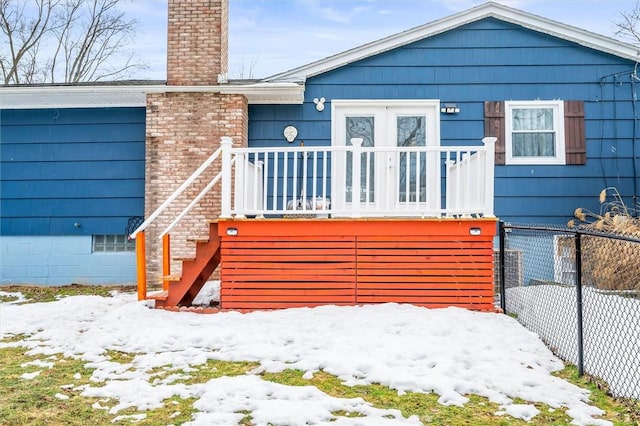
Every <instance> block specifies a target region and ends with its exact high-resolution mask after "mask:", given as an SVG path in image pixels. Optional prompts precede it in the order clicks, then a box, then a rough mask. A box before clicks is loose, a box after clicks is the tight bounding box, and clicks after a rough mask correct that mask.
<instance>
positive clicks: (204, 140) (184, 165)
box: [145, 0, 248, 287]
mask: <svg viewBox="0 0 640 426" xmlns="http://www.w3.org/2000/svg"><path fill="white" fill-rule="evenodd" d="M168 1H169V25H168V46H167V86H168V87H167V91H166V92H165V93H149V94H147V126H146V165H145V167H146V170H145V216H146V217H149V215H151V213H153V211H154V210H155V209H156V208H157V207H158V206H159V205H160V204H162V202H164V200H166V199H167V198H168V197H169V196H170V195H171V194H172V193H173V192H174V191H175V190H176V188H178V187H179V186H180V184H181V183H182V182H184V181H185V180H186V179H187V178H188V177H189V176H190V175H191V174H192V173H193V171H194V170H196V169H197V168H198V167H199V166H200V164H202V163H203V162H204V161H205V160H206V159H207V158H208V157H209V156H210V155H211V154H212V153H213V152H214V151H215V150H216V149H218V147H219V146H220V138H221V137H222V136H230V137H231V138H233V141H234V145H235V146H246V145H247V138H248V136H247V135H248V133H247V132H248V131H247V127H248V106H247V99H246V97H245V96H243V95H239V94H238V95H236V94H220V93H218V92H217V91H216V90H215V88H213V89H212V90H211V91H198V92H176V91H172V90H171V86H217V85H218V84H219V80H218V75H223V76H226V73H227V51H228V33H227V24H228V0H168ZM217 167H219V165H218V166H217ZM218 171H219V168H218V169H215V168H214V169H213V170H211V169H210V170H208V172H207V173H206V175H203V176H202V178H201V179H200V180H199V181H198V182H197V183H198V184H200V186H198V185H194V186H192V187H191V188H189V189H188V190H187V191H186V192H185V193H184V194H183V196H181V197H180V198H178V199H177V200H176V202H175V203H174V204H172V205H171V207H169V208H168V209H167V211H166V214H164V215H161V216H160V217H158V219H157V220H156V221H155V222H154V223H153V224H152V225H151V226H150V227H149V228H147V237H146V241H147V279H148V285H149V286H151V287H154V286H157V285H158V283H159V282H160V280H161V246H160V242H159V240H158V238H157V237H158V235H159V234H160V232H162V230H164V228H166V226H167V225H168V224H169V223H171V222H172V221H173V219H174V218H175V217H176V215H178V214H179V213H180V212H181V211H182V209H183V208H184V207H185V206H186V205H187V204H188V203H189V202H190V201H191V200H192V199H193V198H194V197H195V196H196V195H197V194H198V193H199V192H200V190H201V189H202V187H203V186H204V185H206V184H207V183H208V182H210V180H211V179H212V178H213V177H214V176H215V175H216V173H218ZM219 215H220V186H216V187H214V189H213V190H212V191H211V192H210V193H209V194H208V195H207V196H206V197H205V198H203V199H202V201H201V202H200V203H199V204H198V205H197V206H196V207H194V209H193V210H191V213H189V214H188V215H187V216H185V218H184V219H183V220H182V221H181V222H180V223H179V224H178V226H176V228H174V230H173V231H172V232H171V254H172V257H191V256H193V254H194V253H195V245H194V244H193V243H189V242H188V241H187V240H188V239H192V238H206V237H208V230H209V226H208V223H207V220H211V219H217V218H218V216H219ZM180 267H181V264H180V262H176V261H174V262H172V265H171V273H172V275H175V274H177V275H179V274H180V272H181V271H180Z"/></svg>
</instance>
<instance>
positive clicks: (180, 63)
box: [167, 0, 229, 86]
mask: <svg viewBox="0 0 640 426" xmlns="http://www.w3.org/2000/svg"><path fill="white" fill-rule="evenodd" d="M168 12H169V13H168V14H169V24H168V27H167V34H168V37H167V38H168V43H167V84H169V85H175V86H202V85H215V84H218V76H222V78H223V79H226V75H227V69H228V59H227V56H228V51H229V32H228V26H229V4H228V0H169V9H168Z"/></svg>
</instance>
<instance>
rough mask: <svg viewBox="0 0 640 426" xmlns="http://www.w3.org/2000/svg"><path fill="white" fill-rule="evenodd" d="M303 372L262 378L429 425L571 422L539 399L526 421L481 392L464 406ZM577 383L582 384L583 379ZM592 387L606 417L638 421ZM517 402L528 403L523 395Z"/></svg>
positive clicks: (623, 423) (435, 397)
mask: <svg viewBox="0 0 640 426" xmlns="http://www.w3.org/2000/svg"><path fill="white" fill-rule="evenodd" d="M302 375H303V372H302V371H297V370H285V371H283V372H281V373H264V374H262V378H263V379H264V380H269V381H272V382H276V383H280V384H284V385H289V386H308V385H313V386H315V387H317V388H318V389H320V390H321V391H323V392H325V393H326V394H328V395H331V396H335V397H338V398H357V397H360V398H362V399H364V400H365V401H367V402H369V403H371V404H372V405H373V406H374V407H377V408H383V409H398V410H400V411H401V412H402V414H403V415H404V416H405V417H409V416H412V415H416V416H418V417H419V418H420V421H421V422H422V423H423V424H428V425H451V426H453V425H487V424H491V425H569V424H570V422H571V418H570V417H569V416H568V415H567V414H566V409H553V408H551V407H549V406H547V405H546V404H540V403H535V404H534V405H535V406H536V408H537V409H538V410H540V414H538V415H537V416H536V417H534V419H533V420H532V421H530V422H526V421H524V420H518V419H514V418H512V417H510V416H508V415H505V416H497V415H496V414H495V413H496V412H498V411H500V408H499V407H498V405H497V404H495V403H492V402H490V401H489V400H488V399H487V398H484V397H481V396H478V395H467V397H468V398H469V402H467V403H466V404H465V405H464V407H457V406H443V405H441V404H439V403H438V395H436V394H433V393H430V394H423V393H411V392H408V393H406V394H404V395H398V392H397V391H395V390H393V389H390V388H389V387H387V386H383V385H380V384H371V385H367V386H346V385H343V384H342V383H341V382H340V380H339V379H338V378H337V377H336V376H333V375H331V374H328V373H326V372H323V371H321V372H317V373H315V374H314V376H313V378H312V379H310V380H306V379H304V378H302ZM569 375H570V374H569ZM570 381H572V380H570ZM576 384H578V385H579V386H582V385H581V384H579V383H576ZM590 390H591V391H592V392H593V394H592V398H591V401H592V403H593V404H594V405H596V406H598V407H599V408H602V409H603V410H605V411H606V414H605V416H603V418H604V419H607V420H610V421H612V422H613V423H614V424H615V425H620V426H627V425H628V426H632V425H636V424H637V423H635V422H634V421H633V419H632V418H631V417H630V415H629V413H628V411H627V410H626V409H625V408H624V406H622V405H621V404H620V403H617V402H616V401H614V400H613V399H612V398H610V397H608V396H607V395H606V394H604V392H602V391H600V390H598V389H597V387H596V388H595V389H593V388H590ZM603 399H604V400H608V403H607V404H603ZM514 402H516V403H521V404H528V402H526V401H523V400H519V399H516V400H515V401H514Z"/></svg>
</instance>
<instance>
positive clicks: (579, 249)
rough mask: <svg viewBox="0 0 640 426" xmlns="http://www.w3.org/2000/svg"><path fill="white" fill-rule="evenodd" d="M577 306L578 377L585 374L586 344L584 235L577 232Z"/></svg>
mask: <svg viewBox="0 0 640 426" xmlns="http://www.w3.org/2000/svg"><path fill="white" fill-rule="evenodd" d="M575 242H576V306H577V314H578V317H577V321H578V324H577V325H578V375H579V376H582V375H583V374H584V342H583V340H582V338H583V334H582V331H583V329H582V235H581V234H580V231H578V232H576V238H575Z"/></svg>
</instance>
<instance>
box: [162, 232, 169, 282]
mask: <svg viewBox="0 0 640 426" xmlns="http://www.w3.org/2000/svg"><path fill="white" fill-rule="evenodd" d="M170 238H171V237H170V236H169V234H164V235H163V236H162V289H163V290H165V291H166V290H169V279H168V276H169V275H170V274H171V240H170Z"/></svg>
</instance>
